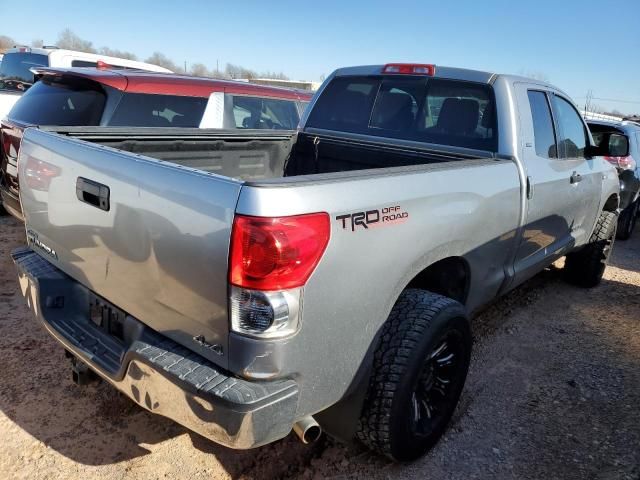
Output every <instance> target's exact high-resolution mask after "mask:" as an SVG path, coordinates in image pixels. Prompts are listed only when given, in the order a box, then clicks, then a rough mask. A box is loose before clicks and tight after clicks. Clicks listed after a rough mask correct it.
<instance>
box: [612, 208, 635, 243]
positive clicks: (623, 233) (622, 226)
mask: <svg viewBox="0 0 640 480" xmlns="http://www.w3.org/2000/svg"><path fill="white" fill-rule="evenodd" d="M639 205H640V200H636V201H635V202H633V203H632V204H631V205H629V206H628V207H627V208H625V209H624V210H623V211H622V213H620V217H619V218H618V232H617V233H616V238H617V239H618V240H628V239H629V237H631V234H632V233H633V229H634V228H635V227H636V221H637V220H638V206H639Z"/></svg>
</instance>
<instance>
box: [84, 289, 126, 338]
mask: <svg viewBox="0 0 640 480" xmlns="http://www.w3.org/2000/svg"><path fill="white" fill-rule="evenodd" d="M125 318H126V313H124V312H123V311H122V310H120V309H119V308H118V307H116V306H114V305H112V304H111V303H109V302H107V301H106V300H105V299H104V298H101V297H99V296H98V295H96V294H94V293H90V294H89V320H90V321H91V323H93V324H94V325H95V326H96V327H98V328H99V329H100V330H102V331H103V332H104V333H106V334H108V335H109V336H111V337H112V338H114V339H115V340H118V341H119V342H121V343H124V342H125V341H124V320H125Z"/></svg>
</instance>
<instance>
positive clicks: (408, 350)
mask: <svg viewBox="0 0 640 480" xmlns="http://www.w3.org/2000/svg"><path fill="white" fill-rule="evenodd" d="M471 344H472V339H471V329H470V326H469V321H468V320H467V317H466V315H465V311H464V307H463V306H462V305H461V304H460V303H458V302H456V301H455V300H452V299H450V298H447V297H444V296H442V295H438V294H435V293H431V292H427V291H424V290H417V289H408V290H405V291H404V292H403V293H402V294H401V295H400V298H399V299H398V301H397V302H396V304H395V305H394V307H393V309H392V310H391V313H390V315H389V318H388V319H387V321H386V323H385V324H384V326H383V327H382V332H381V336H380V339H379V344H378V348H377V350H376V352H375V355H374V366H373V369H374V370H373V374H372V377H371V382H370V385H369V390H368V392H367V397H366V399H365V403H364V407H363V410H362V414H361V417H360V422H359V428H358V438H359V439H360V440H361V441H362V442H363V443H364V444H365V445H367V446H368V447H369V448H371V449H372V450H375V451H377V452H378V453H381V454H383V455H386V456H387V457H389V458H391V459H392V460H394V461H410V460H414V459H416V458H418V457H420V456H421V455H422V454H424V453H425V452H426V451H428V450H429V449H430V448H431V447H432V446H433V445H434V444H435V443H436V442H437V440H438V439H439V438H440V436H442V434H443V433H444V431H445V429H446V427H447V424H448V423H449V420H450V418H451V416H452V415H453V412H454V410H455V407H456V405H457V403H458V399H459V398H460V394H461V392H462V387H463V386H464V382H465V379H466V377H467V371H468V368H469V361H470V358H471Z"/></svg>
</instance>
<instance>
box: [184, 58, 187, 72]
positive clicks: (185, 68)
mask: <svg viewBox="0 0 640 480" xmlns="http://www.w3.org/2000/svg"><path fill="white" fill-rule="evenodd" d="M184 73H187V61H186V60H185V61H184Z"/></svg>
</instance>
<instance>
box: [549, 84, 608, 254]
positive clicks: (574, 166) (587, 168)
mask: <svg viewBox="0 0 640 480" xmlns="http://www.w3.org/2000/svg"><path fill="white" fill-rule="evenodd" d="M550 98H551V108H552V111H553V117H554V119H555V124H556V128H557V131H558V153H559V157H560V158H561V159H563V161H564V162H565V163H566V165H567V166H568V167H570V168H569V170H570V171H571V176H570V177H569V184H570V186H569V192H570V195H571V205H572V207H573V208H574V212H573V223H572V224H571V236H572V237H573V239H574V242H575V244H576V245H583V244H585V243H587V242H588V241H589V237H590V236H591V230H592V229H593V226H594V224H595V221H596V217H597V216H598V214H599V213H600V212H599V210H598V207H599V204H600V190H601V188H602V172H601V171H600V170H598V169H597V168H596V165H595V158H587V157H585V147H586V146H587V145H589V143H590V139H589V133H588V132H589V131H588V129H587V125H586V123H585V122H584V120H583V118H582V116H581V115H580V114H579V113H578V111H577V110H576V108H575V107H574V106H573V104H572V103H571V102H570V101H569V100H567V99H566V98H564V97H562V96H561V95H559V94H558V93H553V94H551V95H550Z"/></svg>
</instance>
